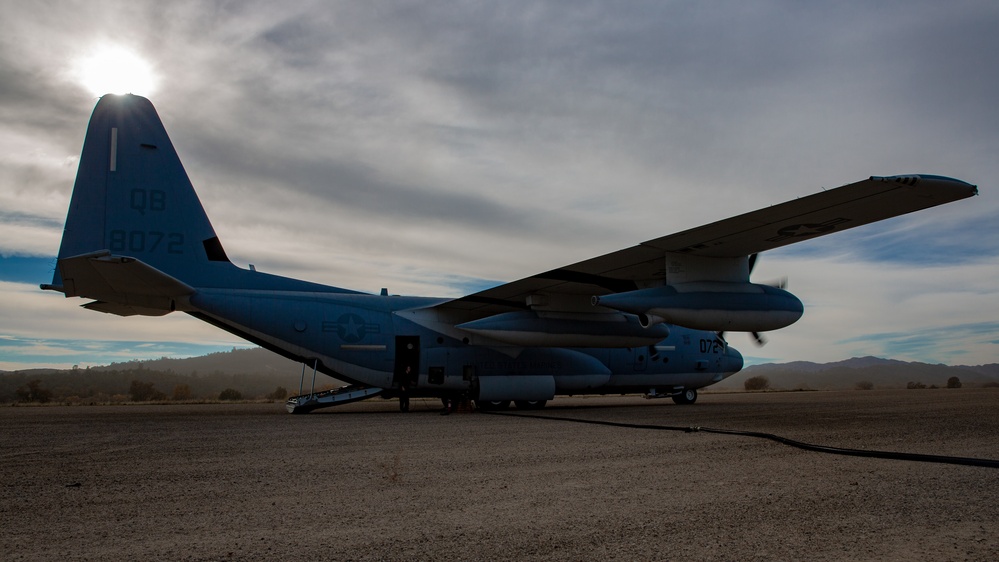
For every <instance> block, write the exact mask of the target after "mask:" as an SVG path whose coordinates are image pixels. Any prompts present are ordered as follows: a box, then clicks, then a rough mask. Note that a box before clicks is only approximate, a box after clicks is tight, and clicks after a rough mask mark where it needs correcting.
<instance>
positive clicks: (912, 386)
mask: <svg viewBox="0 0 999 562" xmlns="http://www.w3.org/2000/svg"><path fill="white" fill-rule="evenodd" d="M905 388H908V389H909V390H918V389H921V388H926V385H925V384H923V383H921V382H910V383H909V384H907V385H905Z"/></svg>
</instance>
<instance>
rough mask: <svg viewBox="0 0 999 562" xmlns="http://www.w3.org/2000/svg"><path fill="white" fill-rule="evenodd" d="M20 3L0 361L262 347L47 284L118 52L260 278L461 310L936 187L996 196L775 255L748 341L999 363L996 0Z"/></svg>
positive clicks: (3, 108) (5, 195) (10, 109)
mask: <svg viewBox="0 0 999 562" xmlns="http://www.w3.org/2000/svg"><path fill="white" fill-rule="evenodd" d="M8 4H9V5H7V6H5V8H4V17H3V18H2V20H0V311H2V312H0V369H8V370H9V369H17V368H27V367H36V366H65V365H73V364H79V365H81V366H82V365H91V364H102V363H107V362H109V361H122V360H128V359H133V358H145V357H161V356H187V355H196V354H201V353H204V352H210V351H217V350H221V349H230V348H232V347H239V346H244V345H245V344H244V343H243V342H241V341H240V340H238V339H235V338H233V337H232V336H229V335H228V334H226V333H224V332H221V331H219V330H216V329H213V328H211V327H209V326H206V325H202V324H199V323H198V322H197V321H195V320H193V319H191V318H189V317H187V316H185V315H178V314H173V315H170V316H167V317H165V318H118V317H113V316H106V315H102V314H99V313H94V312H89V311H85V310H82V309H80V308H79V307H78V305H79V304H82V303H83V302H84V301H82V300H79V299H71V300H66V299H64V298H62V296H61V295H59V294H57V293H51V292H42V291H40V290H39V289H38V283H44V282H48V281H49V280H51V275H52V270H53V268H54V265H55V260H54V256H55V254H56V252H57V250H58V246H59V239H60V236H61V229H62V223H63V220H64V219H65V215H66V209H67V206H68V203H69V197H70V193H71V190H72V183H73V178H74V176H75V173H76V166H77V163H78V157H79V153H80V147H81V145H82V142H83V136H84V132H85V130H86V126H87V121H88V119H89V116H90V112H91V111H92V109H93V106H94V104H95V103H96V101H97V96H98V95H99V93H103V92H102V91H101V90H99V89H98V88H107V89H110V88H113V87H114V86H110V85H104V83H101V82H100V80H98V78H99V77H97V76H95V74H97V71H95V70H94V69H93V67H94V61H95V60H97V61H100V60H103V59H100V58H99V57H100V56H102V55H101V54H102V53H108V52H109V51H110V52H115V51H116V50H117V52H119V53H120V52H127V53H131V55H132V56H133V57H134V58H137V59H139V61H140V62H138V63H136V64H138V65H140V66H141V65H142V64H146V65H148V68H149V69H150V71H149V73H150V75H151V76H150V77H149V78H145V79H144V78H143V77H142V74H143V72H141V69H138V70H131V71H130V72H129V73H128V76H127V78H126V82H127V86H126V87H127V88H128V89H130V90H131V91H133V92H134V93H138V94H143V95H147V96H148V97H149V98H150V99H151V100H152V101H153V103H154V105H155V106H156V107H157V110H158V112H159V114H160V116H161V117H162V119H163V121H164V123H165V125H166V127H167V130H168V131H169V132H170V134H171V137H172V139H173V142H174V144H175V146H176V147H177V150H178V152H179V153H180V156H181V159H182V160H183V161H184V163H185V165H186V167H187V170H188V173H189V175H190V176H191V179H192V181H193V182H194V184H195V187H196V188H197V189H198V191H199V194H200V196H201V198H202V201H203V202H204V204H205V207H206V208H207V210H208V213H209V215H210V216H211V218H212V221H213V223H214V226H215V229H216V231H217V232H218V234H219V236H220V238H221V240H222V242H223V244H224V245H225V248H226V251H227V253H228V254H229V256H230V258H232V259H233V261H234V262H236V263H238V264H240V265H243V266H245V265H246V264H249V263H253V264H254V265H255V266H256V267H257V269H258V270H262V271H267V272H270V273H276V274H281V275H286V276H292V277H299V278H304V279H308V280H311V281H317V282H322V283H327V284H331V285H337V286H341V287H346V288H351V289H357V290H364V291H371V292H377V291H378V290H379V289H380V288H381V287H387V288H389V290H390V291H391V292H393V293H399V294H421V295H432V296H460V295H462V294H465V293H468V292H471V291H474V290H478V289H481V288H485V287H488V286H491V285H494V284H497V283H499V282H502V281H509V280H514V279H518V278H521V277H525V276H528V275H531V274H534V273H537V272H540V271H545V270H548V269H552V268H555V267H558V266H562V265H566V264H569V263H573V262H576V261H579V260H582V259H586V258H589V257H593V256H595V255H599V254H603V253H606V252H610V251H614V250H617V249H620V248H624V247H628V246H631V245H634V244H636V243H638V242H641V241H643V240H647V239H650V238H655V237H658V236H662V235H665V234H669V233H672V232H677V231H680V230H684V229H687V228H691V227H694V226H698V225H700V224H703V223H706V222H710V221H714V220H718V219H722V218H726V217H729V216H732V215H736V214H739V213H743V212H746V211H751V210H754V209H757V208H759V207H763V206H767V205H771V204H775V203H780V202H783V201H786V200H789V199H793V198H795V197H799V196H804V195H808V194H811V193H814V192H816V191H819V190H821V189H822V188H823V187H825V188H829V187H836V186H839V185H843V184H846V183H851V182H853V181H857V180H860V179H864V178H866V177H868V176H870V175H894V174H906V173H931V174H940V175H947V176H952V177H956V178H959V179H962V180H965V181H968V182H970V183H974V184H977V185H979V188H980V191H981V195H980V196H979V197H977V198H974V199H971V200H965V201H961V202H957V203H954V204H951V205H949V206H946V207H941V208H937V209H932V210H929V211H924V212H921V213H918V214H915V215H912V216H909V217H903V218H899V219H893V220H891V221H886V222H884V223H880V224H877V225H873V226H869V227H865V228H861V229H857V230H853V231H849V232H845V233H840V234H837V235H834V236H831V237H827V238H824V239H821V240H817V241H812V242H807V243H804V244H799V245H795V246H791V247H788V248H785V249H781V250H777V251H774V252H770V253H768V254H764V255H763V256H762V257H761V260H760V262H759V265H758V267H757V270H756V272H755V273H754V278H755V279H756V280H759V281H766V280H768V279H774V278H779V277H782V276H787V277H789V279H790V287H789V288H790V289H791V290H792V291H793V292H794V293H795V294H796V295H798V296H799V297H800V298H801V299H802V301H803V302H804V303H805V306H806V310H805V316H804V318H802V320H800V321H799V322H798V323H797V324H795V325H794V326H791V327H790V328H786V329H784V330H781V331H778V332H773V333H771V334H769V340H770V342H769V344H768V345H767V346H765V347H763V348H756V347H754V346H752V345H751V344H750V343H749V338H748V337H746V336H743V335H741V334H732V335H731V336H730V340H731V341H732V343H733V345H735V346H737V347H739V348H740V349H741V350H742V351H743V353H744V354H745V355H746V356H747V359H748V360H749V362H762V361H791V360H812V361H835V360H841V359H846V358H849V357H852V356H862V355H877V356H882V357H891V358H896V359H902V360H910V361H927V362H933V363H938V362H939V363H947V364H981V363H992V362H997V361H999V260H997V257H999V221H997V219H996V217H997V216H999V197H997V195H996V191H995V190H994V184H995V182H994V181H993V180H994V178H996V177H999V158H997V155H999V104H997V103H996V99H997V96H999V65H997V64H996V62H995V55H996V53H999V34H997V33H995V29H997V28H999V4H997V3H995V2H989V1H979V2H974V1H971V2H962V1H954V2H947V3H942V2H936V1H928V2H908V1H906V2H828V3H821V2H808V3H802V2H791V1H787V2H779V1H778V2H735V1H733V2H670V1H663V0H655V1H650V2H638V1H636V2H627V3H612V2H593V3H591V2H581V1H571V2H570V1H565V2H539V1H535V0H532V1H526V2H517V1H504V2H430V1H428V2H420V1H414V2H376V1H372V2H342V3H341V2H333V1H320V2H295V1H285V2H281V3H280V5H279V3H276V2H228V1H218V2H204V1H197V2H159V1H157V2H143V1H128V2H107V1H100V0H92V1H88V2H77V1H74V2H59V1H49V2H39V3H28V2H24V3H8ZM143 61H144V62H143ZM130 64H131V63H129V62H128V61H127V60H119V62H117V63H113V64H110V63H106V62H104V63H98V64H97V67H98V68H101V67H103V68H105V69H107V68H112V69H113V68H131V67H130V66H129V65H130ZM94 82H97V85H95V84H94ZM95 89H97V90H96V91H95Z"/></svg>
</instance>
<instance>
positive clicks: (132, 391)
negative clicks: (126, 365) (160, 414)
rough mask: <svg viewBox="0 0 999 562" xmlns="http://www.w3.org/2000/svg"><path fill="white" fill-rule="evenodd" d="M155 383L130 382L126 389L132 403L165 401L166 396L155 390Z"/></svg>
mask: <svg viewBox="0 0 999 562" xmlns="http://www.w3.org/2000/svg"><path fill="white" fill-rule="evenodd" d="M154 387H155V383H151V382H142V381H136V380H133V381H132V385H131V386H130V387H128V395H129V397H130V398H131V399H132V402H150V401H152V400H166V394H164V393H162V392H160V391H158V390H156V388H154Z"/></svg>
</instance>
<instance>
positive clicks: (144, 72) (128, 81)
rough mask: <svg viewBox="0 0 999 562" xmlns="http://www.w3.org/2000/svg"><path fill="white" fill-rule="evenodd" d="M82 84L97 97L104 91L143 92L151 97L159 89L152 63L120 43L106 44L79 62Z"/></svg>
mask: <svg viewBox="0 0 999 562" xmlns="http://www.w3.org/2000/svg"><path fill="white" fill-rule="evenodd" d="M75 67H76V76H77V80H78V81H79V83H80V85H81V86H83V87H84V88H85V89H86V90H87V91H88V92H90V93H91V94H93V95H94V96H102V95H104V94H139V95H144V96H148V95H149V94H151V93H152V92H153V90H155V89H156V82H157V80H156V75H155V74H154V73H153V68H152V65H150V64H149V63H148V62H147V61H146V60H144V59H143V58H142V57H140V56H139V55H137V54H135V52H134V51H131V50H129V49H126V48H124V47H120V46H105V47H100V48H98V49H95V50H94V51H92V52H91V53H90V54H89V55H86V56H84V57H82V58H80V59H79V60H78V61H77V62H76V65H75Z"/></svg>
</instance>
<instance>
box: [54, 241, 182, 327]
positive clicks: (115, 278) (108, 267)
mask: <svg viewBox="0 0 999 562" xmlns="http://www.w3.org/2000/svg"><path fill="white" fill-rule="evenodd" d="M58 266H59V272H60V273H61V274H62V280H63V285H62V292H63V293H65V294H66V296H67V297H85V298H91V299H95V300H97V301H98V302H95V303H90V304H88V305H86V308H89V309H91V310H99V311H101V312H109V313H112V314H118V315H121V316H130V315H133V314H142V315H147V316H149V315H161V314H166V313H168V312H170V311H173V310H177V307H178V302H181V303H186V301H187V298H188V297H190V296H191V295H192V294H194V288H192V287H191V286H189V285H187V284H186V283H183V282H181V281H178V280H177V279H175V278H173V277H171V276H169V275H167V274H165V273H163V272H162V271H160V270H158V269H156V268H153V267H150V266H149V265H146V264H145V263H143V262H141V261H139V260H137V259H135V258H130V257H126V256H114V255H111V253H110V252H108V251H106V250H104V251H101V252H95V253H92V254H84V255H80V256H74V257H71V258H65V259H61V260H59V264H58Z"/></svg>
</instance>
